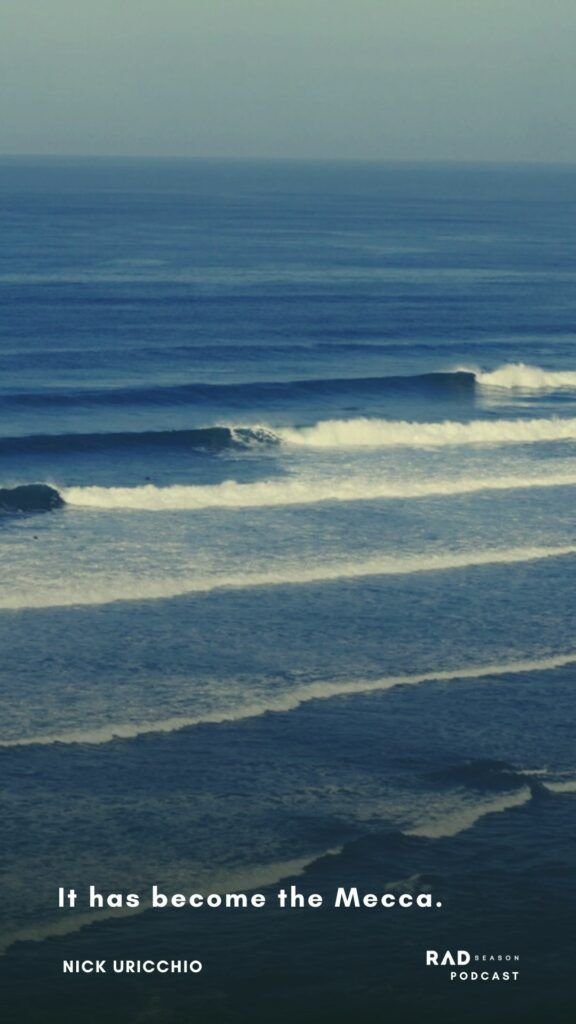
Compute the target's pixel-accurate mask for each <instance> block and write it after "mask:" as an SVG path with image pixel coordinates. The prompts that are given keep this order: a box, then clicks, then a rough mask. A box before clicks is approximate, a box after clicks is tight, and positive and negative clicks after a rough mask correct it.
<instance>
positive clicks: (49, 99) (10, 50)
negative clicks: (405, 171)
mask: <svg viewBox="0 0 576 1024" xmlns="http://www.w3.org/2000/svg"><path fill="white" fill-rule="evenodd" d="M575 55H576V0H0V104H1V110H0V153H3V154H9V153H37V154H40V153H55V154H135V155H136V154H158V155H180V154H181V155H191V156H294V157H358V158H362V157H368V158H383V159H403V158H408V159H412V158H418V159H419V158H423V159H427V158H432V159H464V160H467V159H471V160H477V159H480V160H482V159H486V160H549V161H575V162H576V117H575V103H576V56H575Z"/></svg>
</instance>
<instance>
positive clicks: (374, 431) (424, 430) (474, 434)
mask: <svg viewBox="0 0 576 1024" xmlns="http://www.w3.org/2000/svg"><path fill="white" fill-rule="evenodd" d="M268 429H271V428H268ZM276 434H277V435H278V437H279V438H280V439H281V440H282V441H286V442H288V443H289V444H294V445H304V446H307V447H311V448H357V447H378V448H380V447H381V448H401V447H408V448H443V447H457V446H459V445H501V444H532V443H538V442H547V441H571V440H574V438H576V418H573V417H572V418H566V419H562V418H561V417H558V416H554V417H552V418H551V419H516V420H473V421H472V422H469V423H459V422H453V421H446V420H445V421H444V422H442V423H410V422H402V421H389V420H383V419H370V418H368V417H364V416H363V417H359V418H357V419H349V420H326V421H324V422H321V423H317V424H316V425H315V426H311V427H299V428H290V427H286V428H281V429H277V430H276Z"/></svg>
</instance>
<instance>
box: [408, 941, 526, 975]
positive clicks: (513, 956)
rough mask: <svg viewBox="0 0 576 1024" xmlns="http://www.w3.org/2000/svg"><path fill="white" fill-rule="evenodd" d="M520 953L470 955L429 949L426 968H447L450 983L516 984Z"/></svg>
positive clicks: (461, 952)
mask: <svg viewBox="0 0 576 1024" xmlns="http://www.w3.org/2000/svg"><path fill="white" fill-rule="evenodd" d="M519 961H520V957H519V955H518V953H470V952H469V951H468V950H467V949H455V950H451V949H442V950H439V949H427V950H426V967H446V968H448V969H449V971H448V974H449V978H450V981H456V982H459V981H463V982H467V981H471V982H487V981H488V982H491V981H494V982H500V981H503V982H515V981H518V978H519V976H520V971H519V970H518V969H517V968H516V966H515V965H516V964H518V963H519Z"/></svg>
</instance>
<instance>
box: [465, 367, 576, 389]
mask: <svg viewBox="0 0 576 1024" xmlns="http://www.w3.org/2000/svg"><path fill="white" fill-rule="evenodd" d="M473 372H474V375H475V377H476V383H477V384H480V385H482V386H484V387H492V388H506V389H512V390H522V391H557V390H562V389H563V388H576V371H574V370H545V369H543V368H542V367H540V366H529V365H528V364H527V363H506V364H505V365H504V366H499V367H498V368H497V369H496V370H491V371H489V372H486V373H483V372H481V371H473Z"/></svg>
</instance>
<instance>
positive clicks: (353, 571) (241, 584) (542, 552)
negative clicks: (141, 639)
mask: <svg viewBox="0 0 576 1024" xmlns="http://www.w3.org/2000/svg"><path fill="white" fill-rule="evenodd" d="M573 554H576V546H575V545H566V546H564V547H550V548H538V547H534V548H507V549H502V550H499V549H495V550H488V551H462V552H459V553H454V554H443V555H430V556H424V557H423V556H419V555H418V556H412V557H406V558H372V559H368V560H366V561H365V562H344V563H341V564H338V563H336V564H333V565H316V566H309V567H308V568H306V567H303V568H299V569H278V570H277V571H276V572H273V573H272V572H270V573H252V574H246V575H238V576H220V577H212V578H209V577H208V578H199V579H196V580H194V579H183V580H167V581H160V582H158V583H149V584H142V583H135V584H134V586H133V588H132V589H126V584H124V585H123V588H122V589H115V586H114V583H113V582H112V581H111V582H110V583H107V584H106V588H105V589H102V590H95V589H94V587H91V588H90V590H86V591H81V590H78V591H75V590H74V589H73V588H72V587H71V586H70V584H69V583H67V584H66V590H65V593H63V594H58V593H57V592H56V593H55V592H54V591H52V592H48V593H44V594H43V593H42V592H41V591H40V592H38V591H37V590H36V591H35V592H33V593H31V594H24V595H21V596H19V595H18V594H13V593H11V592H10V590H8V589H5V590H4V591H3V592H2V594H0V609H3V610H18V609H24V608H58V607H70V606H75V605H102V604H111V603H113V602H115V601H155V600H162V599H168V598H171V597H178V596H181V595H183V594H191V593H209V592H212V591H214V590H224V589H229V590H240V589H241V590H244V589H246V588H250V587H281V586H302V585H306V584H308V583H322V582H329V581H334V580H340V579H356V578H359V579H361V578H362V577H365V576H405V575H412V574H413V573H420V572H445V571H448V570H454V569H456V570H457V569H466V568H473V567H475V566H483V565H511V564H514V563H518V562H536V561H541V560H542V559H546V558H561V557H565V556H567V555H573Z"/></svg>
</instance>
